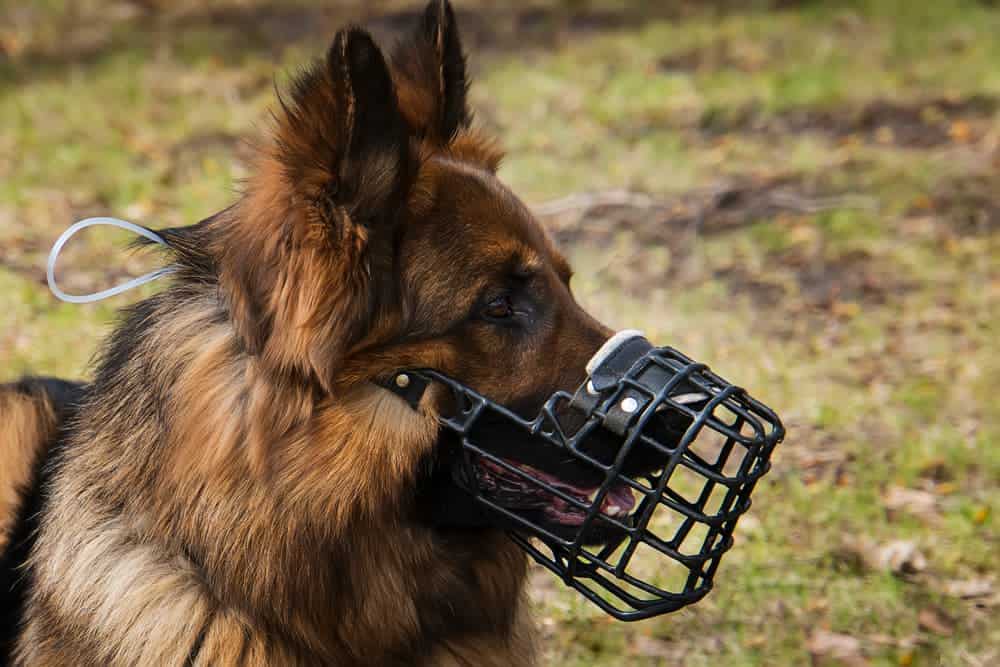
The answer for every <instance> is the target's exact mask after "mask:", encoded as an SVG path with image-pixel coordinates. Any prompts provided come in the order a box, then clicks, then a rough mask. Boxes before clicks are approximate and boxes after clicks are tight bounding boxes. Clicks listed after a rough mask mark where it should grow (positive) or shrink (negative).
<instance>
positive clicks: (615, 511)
mask: <svg viewBox="0 0 1000 667" xmlns="http://www.w3.org/2000/svg"><path fill="white" fill-rule="evenodd" d="M621 513H622V508H621V507H619V506H618V505H608V511H607V514H608V516H618V515H619V514H621Z"/></svg>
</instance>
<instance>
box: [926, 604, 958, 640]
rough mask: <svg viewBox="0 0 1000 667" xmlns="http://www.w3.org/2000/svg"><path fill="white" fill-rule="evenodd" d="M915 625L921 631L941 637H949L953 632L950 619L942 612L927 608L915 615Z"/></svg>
mask: <svg viewBox="0 0 1000 667" xmlns="http://www.w3.org/2000/svg"><path fill="white" fill-rule="evenodd" d="M917 625H919V626H920V629H921V630H926V631H927V632H933V633H934V634H936V635H941V636H942V637H950V636H951V634H952V633H953V632H954V631H955V628H954V626H953V623H952V621H951V619H949V618H948V617H947V616H945V615H944V612H942V611H940V610H937V609H934V608H933V607H928V608H927V609H923V610H921V612H920V613H919V614H917Z"/></svg>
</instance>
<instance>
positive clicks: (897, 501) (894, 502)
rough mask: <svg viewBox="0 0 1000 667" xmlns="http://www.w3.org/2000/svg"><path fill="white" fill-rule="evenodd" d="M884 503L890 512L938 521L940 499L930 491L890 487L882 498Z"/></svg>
mask: <svg viewBox="0 0 1000 667" xmlns="http://www.w3.org/2000/svg"><path fill="white" fill-rule="evenodd" d="M882 503H883V504H884V505H885V508H886V509H887V510H888V511H889V512H906V513H907V514H912V515H913V516H917V517H920V518H923V519H937V518H938V517H939V516H940V513H939V510H938V497H937V496H936V495H934V494H933V493H930V492H928V491H920V490H918V489H907V488H905V487H902V486H890V487H889V488H888V489H887V490H886V492H885V494H884V495H883V496H882Z"/></svg>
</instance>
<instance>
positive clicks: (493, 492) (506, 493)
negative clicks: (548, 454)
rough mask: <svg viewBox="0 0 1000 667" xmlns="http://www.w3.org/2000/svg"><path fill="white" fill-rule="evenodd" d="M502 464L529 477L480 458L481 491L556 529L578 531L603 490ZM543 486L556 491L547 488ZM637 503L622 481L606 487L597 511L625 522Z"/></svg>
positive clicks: (511, 463)
mask: <svg viewBox="0 0 1000 667" xmlns="http://www.w3.org/2000/svg"><path fill="white" fill-rule="evenodd" d="M503 461H504V462H505V463H506V464H507V465H508V466H510V467H511V468H513V469H515V470H517V471H520V472H522V473H524V475H525V476H526V477H522V476H521V475H519V474H517V472H514V471H512V470H509V469H508V468H506V467H504V466H503V465H501V464H499V463H496V462H494V461H492V460H490V459H487V458H485V457H480V458H479V459H478V460H477V461H476V477H477V480H476V481H477V482H478V484H479V488H480V489H481V491H482V492H483V493H484V494H485V495H487V496H488V497H489V498H490V499H491V500H493V501H494V502H496V503H497V504H499V505H502V506H504V507H506V508H507V509H511V510H518V511H525V510H526V511H531V512H535V513H539V514H541V517H542V518H543V519H544V520H545V522H546V523H547V524H549V525H550V526H553V527H561V528H578V527H579V526H581V525H583V523H584V521H585V520H586V518H587V515H588V512H589V511H590V510H591V508H592V507H593V506H594V505H595V503H596V500H597V495H598V493H599V492H600V491H601V488H602V486H601V485H600V484H594V485H593V486H584V485H578V484H572V483H570V482H568V481H566V480H565V479H563V478H560V477H558V476H556V475H553V474H550V473H547V472H545V471H544V470H540V469H539V468H536V467H534V466H530V465H528V464H526V463H519V462H517V461H514V460H512V459H503ZM539 482H541V483H542V484H540V483H539ZM543 484H544V485H547V486H549V487H551V488H552V489H553V490H554V491H550V490H548V489H546V488H545V486H543ZM573 500H575V501H576V503H574V502H573ZM635 504H636V503H635V497H634V495H633V491H632V488H631V487H629V486H628V485H627V484H625V483H624V482H619V483H616V484H612V485H610V486H608V487H607V491H606V492H605V494H604V497H603V498H602V499H601V501H600V507H599V508H598V512H599V513H600V514H602V515H604V516H606V517H610V518H612V519H616V520H617V521H618V522H621V523H624V522H627V521H628V517H629V514H630V513H631V512H632V510H634V509H635ZM602 523H607V522H602ZM609 525H610V524H609ZM559 532H563V531H559Z"/></svg>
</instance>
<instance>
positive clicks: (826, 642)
mask: <svg viewBox="0 0 1000 667" xmlns="http://www.w3.org/2000/svg"><path fill="white" fill-rule="evenodd" d="M806 649H807V650H808V651H809V654H810V655H811V656H812V661H813V664H814V665H825V664H834V663H839V664H842V665H847V666H848V667H864V666H865V665H868V664H869V662H868V659H867V658H866V657H865V656H864V654H863V653H862V651H861V640H860V639H858V638H857V637H852V636H850V635H842V634H837V633H835V632H828V631H826V630H816V631H815V632H813V633H812V636H810V637H809V641H807V642H806Z"/></svg>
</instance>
